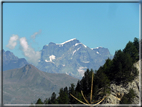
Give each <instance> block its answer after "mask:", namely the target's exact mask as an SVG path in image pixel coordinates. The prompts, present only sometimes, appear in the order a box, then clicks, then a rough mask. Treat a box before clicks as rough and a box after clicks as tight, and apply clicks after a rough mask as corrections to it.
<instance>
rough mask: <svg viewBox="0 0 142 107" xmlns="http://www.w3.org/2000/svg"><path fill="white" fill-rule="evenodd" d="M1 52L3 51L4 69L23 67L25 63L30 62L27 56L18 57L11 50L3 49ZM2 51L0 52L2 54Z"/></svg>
mask: <svg viewBox="0 0 142 107" xmlns="http://www.w3.org/2000/svg"><path fill="white" fill-rule="evenodd" d="M1 52H3V71H6V70H10V69H15V68H21V67H23V66H24V65H26V64H28V62H27V61H26V59H25V58H18V57H17V56H15V55H14V54H13V53H12V52H10V51H4V50H2V51H1ZM1 52H0V55H1ZM0 60H1V58H0ZM0 67H1V65H0Z"/></svg>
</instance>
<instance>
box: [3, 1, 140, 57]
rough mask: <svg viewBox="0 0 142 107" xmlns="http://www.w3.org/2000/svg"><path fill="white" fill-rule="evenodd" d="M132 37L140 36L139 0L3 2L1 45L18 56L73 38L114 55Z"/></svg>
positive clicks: (131, 39)
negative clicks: (122, 0)
mask: <svg viewBox="0 0 142 107" xmlns="http://www.w3.org/2000/svg"><path fill="white" fill-rule="evenodd" d="M134 37H137V38H139V4H138V3H4V4H3V48H4V50H10V51H11V52H13V53H14V54H15V55H16V56H18V57H20V58H23V57H25V56H26V58H28V57H30V55H29V54H35V55H37V56H38V55H39V54H40V53H39V51H40V50H42V48H43V46H44V45H46V44H49V43H50V42H54V43H62V42H64V41H67V40H69V39H72V38H76V39H78V40H79V41H80V42H81V43H83V44H85V45H86V46H88V47H90V48H95V47H98V46H102V47H105V48H108V49H109V50H110V53H111V54H112V55H114V53H115V51H116V50H118V49H123V48H124V47H125V45H126V43H128V41H133V39H134ZM28 49H29V51H30V52H29V51H26V50H28ZM31 51H32V52H31ZM24 55H25V56H24Z"/></svg>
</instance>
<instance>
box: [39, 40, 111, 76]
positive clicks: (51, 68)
mask: <svg viewBox="0 0 142 107" xmlns="http://www.w3.org/2000/svg"><path fill="white" fill-rule="evenodd" d="M112 57H113V56H112V55H111V54H110V52H109V50H108V49H107V48H104V47H98V48H94V49H91V48H89V47H87V46H86V45H84V44H83V43H81V42H80V41H79V40H77V39H76V38H74V39H70V40H68V41H65V42H63V43H60V44H57V43H53V42H50V43H49V44H48V45H44V46H43V49H42V50H41V58H40V60H39V62H38V65H37V66H36V67H37V68H38V69H40V70H42V71H45V72H50V73H66V74H68V75H71V76H74V77H77V78H81V77H82V76H83V75H84V71H85V70H86V69H87V68H89V69H94V70H97V69H98V68H99V67H100V66H101V65H103V64H104V62H105V60H106V59H107V58H112Z"/></svg>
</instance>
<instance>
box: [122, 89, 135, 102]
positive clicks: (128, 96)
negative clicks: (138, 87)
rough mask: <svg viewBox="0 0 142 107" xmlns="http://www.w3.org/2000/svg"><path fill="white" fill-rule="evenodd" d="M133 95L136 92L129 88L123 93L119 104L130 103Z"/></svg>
mask: <svg viewBox="0 0 142 107" xmlns="http://www.w3.org/2000/svg"><path fill="white" fill-rule="evenodd" d="M135 96H136V93H135V92H134V90H133V89H130V90H129V93H128V94H124V96H123V97H122V99H121V101H120V104H132V101H133V99H134V98H135Z"/></svg>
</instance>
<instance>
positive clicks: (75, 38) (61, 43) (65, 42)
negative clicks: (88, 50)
mask: <svg viewBox="0 0 142 107" xmlns="http://www.w3.org/2000/svg"><path fill="white" fill-rule="evenodd" d="M74 40H76V38H73V39H70V40H67V41H65V42H63V43H61V44H65V43H68V42H71V41H74Z"/></svg>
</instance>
